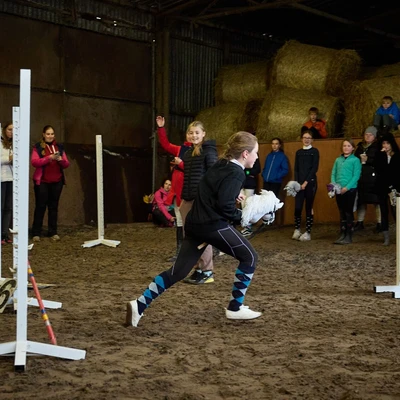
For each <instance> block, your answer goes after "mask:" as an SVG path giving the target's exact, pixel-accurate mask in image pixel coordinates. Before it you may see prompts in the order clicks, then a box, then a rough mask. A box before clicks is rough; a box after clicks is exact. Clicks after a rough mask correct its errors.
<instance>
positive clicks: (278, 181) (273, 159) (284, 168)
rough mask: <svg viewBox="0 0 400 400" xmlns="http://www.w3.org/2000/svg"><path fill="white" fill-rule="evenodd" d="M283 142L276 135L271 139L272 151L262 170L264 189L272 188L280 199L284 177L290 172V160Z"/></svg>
mask: <svg viewBox="0 0 400 400" xmlns="http://www.w3.org/2000/svg"><path fill="white" fill-rule="evenodd" d="M282 146H283V142H282V140H281V139H280V138H278V137H274V138H273V139H272V141H271V148H272V149H271V152H270V153H269V154H268V155H267V157H266V159H265V163H264V168H263V171H262V174H261V175H262V178H263V182H264V185H263V189H265V190H271V191H272V192H274V194H275V196H276V197H277V198H278V199H279V192H280V190H281V186H282V181H283V178H284V177H285V176H286V175H287V174H288V172H289V162H288V158H287V157H286V154H285V153H284V152H283V148H282Z"/></svg>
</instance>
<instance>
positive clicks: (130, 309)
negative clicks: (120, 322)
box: [126, 299, 143, 327]
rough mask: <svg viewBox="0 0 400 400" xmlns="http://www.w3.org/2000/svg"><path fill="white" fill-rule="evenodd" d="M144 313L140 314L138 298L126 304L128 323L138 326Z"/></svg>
mask: <svg viewBox="0 0 400 400" xmlns="http://www.w3.org/2000/svg"><path fill="white" fill-rule="evenodd" d="M142 316H143V314H142V315H140V314H139V311H138V305H137V300H136V299H135V300H132V301H129V302H128V303H127V304H126V325H128V326H130V325H131V326H135V327H136V326H138V323H139V321H140V318H142Z"/></svg>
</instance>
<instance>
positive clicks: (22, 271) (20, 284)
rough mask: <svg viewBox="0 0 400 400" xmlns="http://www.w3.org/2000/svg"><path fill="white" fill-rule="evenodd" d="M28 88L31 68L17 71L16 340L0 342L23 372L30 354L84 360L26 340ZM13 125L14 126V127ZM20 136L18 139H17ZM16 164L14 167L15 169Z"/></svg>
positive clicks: (70, 350) (0, 349)
mask: <svg viewBox="0 0 400 400" xmlns="http://www.w3.org/2000/svg"><path fill="white" fill-rule="evenodd" d="M30 89H31V71H30V70H21V71H20V109H19V112H20V113H19V117H20V118H19V122H20V125H19V126H18V128H19V129H18V134H17V135H15V134H14V143H13V144H14V148H15V150H16V151H15V152H14V154H15V158H14V161H15V162H16V165H15V166H14V185H15V189H14V195H15V194H16V195H17V198H16V199H14V202H15V203H14V205H15V204H17V206H18V214H19V215H18V226H14V230H15V233H14V244H16V246H15V247H14V250H15V253H14V256H15V254H17V256H18V257H17V263H16V265H15V266H14V269H16V270H17V288H18V290H17V291H16V292H14V298H15V300H16V302H17V325H16V340H15V341H12V342H7V343H1V344H0V355H6V356H10V355H12V354H14V356H15V358H14V367H15V369H16V370H17V371H24V370H25V367H26V356H27V355H30V354H37V355H46V356H53V357H60V358H66V359H70V360H80V359H84V358H85V356H86V351H84V350H79V349H73V348H68V347H62V346H56V345H52V344H44V343H39V342H33V341H31V340H27V331H28V326H27V314H28V313H27V310H28V296H27V292H28V279H27V278H28V263H27V260H28V215H29V143H30V138H29V127H30ZM14 128H15V126H14ZM19 137H21V139H22V140H19ZM15 167H17V168H15Z"/></svg>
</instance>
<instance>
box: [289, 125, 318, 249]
mask: <svg viewBox="0 0 400 400" xmlns="http://www.w3.org/2000/svg"><path fill="white" fill-rule="evenodd" d="M301 140H302V142H303V147H302V148H301V149H299V150H297V151H296V157H295V162H294V178H295V181H296V182H298V183H299V184H300V191H299V192H298V193H297V195H296V197H295V210H294V232H293V236H292V239H294V240H300V241H301V242H306V241H309V240H311V228H312V225H313V221H314V211H313V204H314V199H315V194H316V192H317V171H318V166H319V151H318V149H316V148H315V147H313V146H312V141H313V136H312V131H311V130H310V129H306V130H304V131H303V132H302V134H301ZM304 202H305V205H306V231H305V232H304V233H303V234H302V233H301V231H300V227H301V214H302V210H303V205H304Z"/></svg>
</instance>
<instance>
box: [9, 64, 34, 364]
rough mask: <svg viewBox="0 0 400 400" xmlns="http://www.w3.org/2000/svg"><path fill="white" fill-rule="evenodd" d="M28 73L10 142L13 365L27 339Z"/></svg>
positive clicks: (19, 360) (22, 83)
mask: <svg viewBox="0 0 400 400" xmlns="http://www.w3.org/2000/svg"><path fill="white" fill-rule="evenodd" d="M30 89H31V71H30V70H26V69H22V70H21V72H20V89H19V104H20V109H19V126H18V130H17V135H16V136H17V140H16V142H14V156H15V158H16V160H18V161H17V162H18V168H14V170H15V171H17V172H16V175H17V176H15V180H16V181H17V185H15V186H14V193H15V194H16V195H17V196H16V200H17V201H16V202H14V206H13V207H14V209H15V211H14V212H15V214H14V215H15V216H16V219H15V221H14V222H16V226H14V230H16V231H17V238H18V240H17V243H16V244H17V246H18V248H17V252H18V261H17V285H18V288H17V289H18V298H17V343H16V352H15V354H16V357H15V366H20V365H25V361H26V352H27V348H26V347H27V346H26V340H27V314H28V313H27V310H28V281H27V278H28V215H29V207H28V204H29V143H30V110H31V106H30V104H31V90H30Z"/></svg>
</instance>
